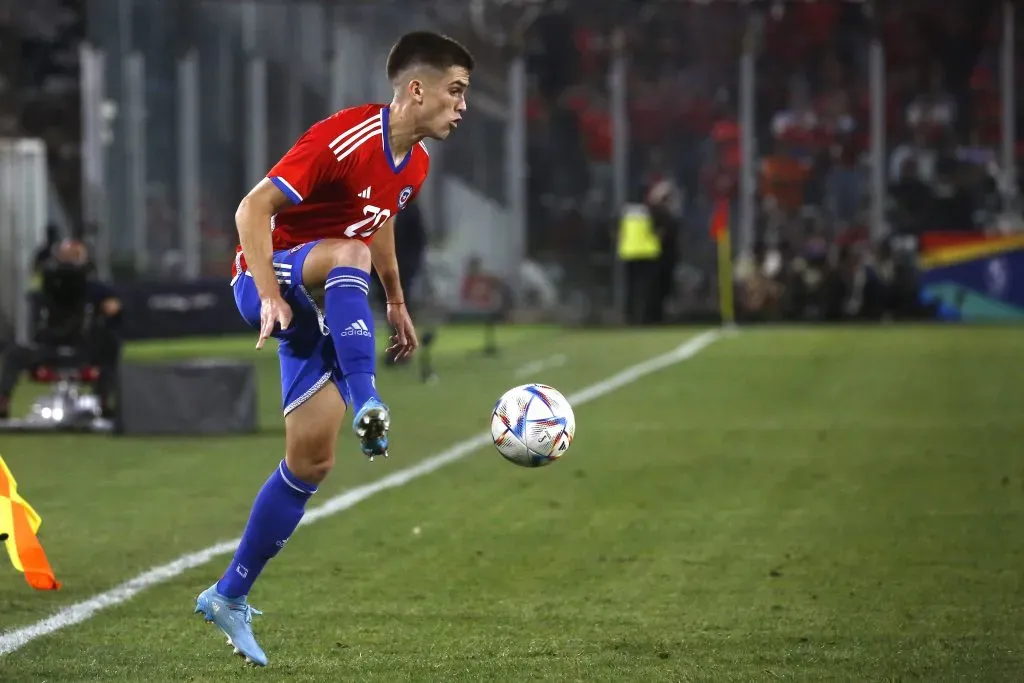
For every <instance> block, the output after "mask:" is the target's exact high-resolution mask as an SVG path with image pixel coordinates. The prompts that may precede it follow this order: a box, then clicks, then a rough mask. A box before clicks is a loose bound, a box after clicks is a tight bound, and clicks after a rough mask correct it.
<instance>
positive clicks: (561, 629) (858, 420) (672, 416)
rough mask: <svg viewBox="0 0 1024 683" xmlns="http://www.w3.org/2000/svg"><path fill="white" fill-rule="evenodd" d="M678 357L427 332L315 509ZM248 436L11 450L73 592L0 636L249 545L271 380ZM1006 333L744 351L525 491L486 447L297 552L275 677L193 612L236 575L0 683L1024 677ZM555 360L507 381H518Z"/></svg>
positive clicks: (1010, 336) (268, 588) (39, 644)
mask: <svg viewBox="0 0 1024 683" xmlns="http://www.w3.org/2000/svg"><path fill="white" fill-rule="evenodd" d="M690 334H692V332H691V331H688V330H661V331H630V332H586V333H580V332H573V333H567V332H557V331H552V330H547V329H543V328H525V329H509V330H503V331H501V332H500V333H499V337H500V339H501V340H502V342H503V344H504V349H503V353H502V355H501V356H500V357H498V358H496V359H486V358H480V357H470V356H467V352H468V351H470V350H472V349H473V348H474V347H475V346H477V345H478V344H479V342H480V333H479V332H477V331H474V330H453V331H448V330H446V331H444V332H443V333H442V336H441V338H440V339H441V341H440V348H439V350H438V360H437V365H438V370H439V372H440V374H441V382H440V383H439V384H437V385H433V386H425V385H422V384H420V383H418V382H417V381H416V378H415V373H414V372H412V371H411V370H409V369H399V370H395V371H393V372H392V371H386V370H382V371H381V379H380V385H381V387H382V389H383V390H384V392H385V394H384V395H385V398H386V399H387V400H388V401H389V402H390V403H391V405H392V408H393V412H394V428H393V447H392V454H393V457H392V458H391V459H390V460H388V461H383V462H375V463H373V464H369V463H367V462H366V461H365V458H363V457H362V456H361V455H360V454H359V452H358V448H357V446H356V444H355V441H354V439H352V438H349V437H346V438H344V439H343V440H342V444H341V446H340V447H339V463H338V467H337V469H336V470H335V472H334V473H333V474H332V476H331V478H330V479H329V480H328V482H327V483H326V484H325V485H324V486H323V487H322V488H321V493H318V494H317V497H316V498H315V499H314V501H313V503H312V505H315V504H316V502H317V500H318V499H321V500H322V499H325V498H327V497H329V496H331V495H334V494H336V493H338V492H340V491H342V490H345V489H347V488H350V487H352V486H354V485H358V484H361V483H365V482H369V481H373V480H375V479H378V478H380V477H382V476H385V475H386V474H388V473H390V472H393V471H395V470H397V469H399V468H401V467H404V466H406V465H408V464H412V463H414V462H416V461H417V460H419V459H421V458H424V457H427V456H430V455H433V454H435V453H437V452H439V451H442V450H444V449H446V448H447V447H449V446H451V445H452V444H453V443H456V442H458V441H461V440H464V439H466V438H469V437H472V436H475V435H476V434H478V433H480V432H482V431H484V430H486V428H487V424H488V415H489V410H490V408H491V406H492V405H493V404H494V401H495V400H496V398H497V397H498V396H499V395H500V394H501V392H502V391H504V390H505V389H506V388H508V387H509V386H512V385H513V384H517V383H521V382H523V381H526V380H535V381H543V382H546V383H548V384H551V385H553V386H555V387H558V388H559V389H561V390H563V391H565V392H566V393H571V392H572V391H574V390H577V389H580V388H582V387H585V386H587V385H589V384H592V383H593V382H595V381H599V380H601V379H604V378H606V377H608V376H609V375H612V374H614V373H616V372H617V371H619V370H621V369H622V368H624V367H626V366H629V365H631V364H633V363H637V362H640V361H643V360H645V359H647V358H649V357H651V356H654V355H657V354H660V353H663V352H665V351H667V350H669V349H671V348H674V347H675V346H677V345H678V344H679V343H680V342H681V341H684V340H685V338H686V337H687V336H688V335H690ZM254 341H255V340H254V339H249V338H245V339H241V340H224V341H218V342H194V343H193V342H189V343H185V344H174V345H167V344H146V345H140V346H137V347H134V348H133V349H132V350H131V355H132V356H135V357H143V356H144V357H148V358H154V359H155V358H161V357H167V356H173V355H195V354H200V355H226V354H230V355H232V356H237V357H242V358H249V359H252V360H253V361H254V362H255V363H256V364H257V366H258V368H259V371H260V373H261V389H262V394H261V397H262V398H261V415H262V420H263V424H264V427H265V429H264V431H263V432H261V433H260V434H259V435H255V436H248V437H240V438H215V439H199V438H180V439H164V438H161V439H131V438H116V437H103V436H96V437H82V436H66V437H65V436H61V437H55V436H40V435H25V436H11V435H0V453H3V455H4V457H5V459H6V460H7V462H8V464H9V465H10V467H11V469H12V471H13V472H14V474H15V476H16V477H17V479H18V482H19V485H20V489H21V491H22V493H23V495H24V496H25V497H26V498H27V499H28V500H29V501H30V502H31V503H32V504H33V505H34V506H35V507H36V508H37V510H38V511H39V512H40V514H41V515H42V517H43V527H42V540H43V543H44V545H45V547H46V550H47V553H48V554H49V557H50V560H51V562H52V564H53V565H54V569H55V571H56V572H57V574H58V578H59V579H60V580H62V581H63V582H64V589H62V590H61V591H59V592H56V593H46V594H43V593H35V592H33V591H32V590H31V589H30V588H29V587H28V586H27V584H25V583H24V581H23V579H22V578H21V577H20V575H18V574H17V573H16V572H14V571H13V569H10V568H8V571H6V572H5V573H3V574H0V631H9V630H10V629H12V628H17V627H20V626H25V625H29V624H32V623H35V622H37V621H38V620H40V619H42V618H45V617H46V616H48V615H50V614H52V613H53V612H54V611H56V610H58V609H59V608H61V607H62V606H65V605H68V604H71V603H74V602H77V601H80V600H84V599H87V598H89V597H91V596H93V595H95V594H97V593H100V592H102V591H105V590H107V589H109V588H111V587H112V586H114V585H117V584H118V583H121V582H122V581H125V580H127V579H130V578H132V577H134V576H136V575H138V574H140V573H141V572H143V571H145V570H147V569H149V568H150V567H152V566H154V565H158V564H162V563H164V562H168V561H170V560H173V559H175V558H176V557H179V556H181V555H183V554H186V553H190V552H193V551H195V550H199V549H202V548H204V547H207V546H209V545H211V544H213V543H216V542H218V541H222V540H224V539H229V538H233V537H236V536H238V535H239V534H240V533H241V530H242V527H243V525H244V523H245V519H246V516H247V514H248V510H249V506H250V505H251V502H252V498H253V496H254V494H255V492H256V490H257V489H258V487H259V486H260V485H261V484H262V482H263V480H264V479H265V478H266V476H267V474H268V473H269V472H270V470H271V469H272V468H273V467H274V465H275V464H276V463H277V461H278V460H279V459H280V457H281V452H282V430H281V429H282V424H281V419H280V417H279V415H280V411H279V408H280V406H279V391H280V390H279V387H278V384H277V367H276V362H275V361H276V358H275V356H274V355H273V352H272V351H271V352H268V351H264V352H263V353H256V352H254V351H252V350H251V348H252V344H253V342H254ZM1022 349H1024V330H1018V329H1011V328H966V327H957V328H895V327H894V328H874V329H844V330H835V329H791V330H767V329H765V330H752V331H748V332H744V333H742V334H740V335H738V336H736V337H734V338H725V339H722V340H721V341H719V342H717V343H716V344H714V345H712V346H711V347H709V348H707V349H706V350H704V351H702V352H701V353H700V354H698V355H697V356H695V357H694V358H693V359H691V360H688V361H686V362H684V363H681V364H679V365H677V366H674V367H671V368H668V369H666V370H663V371H661V372H659V373H657V374H656V375H652V376H648V377H646V378H644V379H642V380H640V381H639V382H637V383H635V384H632V385H630V386H627V387H624V388H622V389H621V390H619V391H617V392H615V393H614V394H611V395H608V396H605V397H603V398H600V399H597V400H595V401H593V402H592V403H588V404H586V405H584V406H581V407H580V408H579V409H578V410H577V422H578V430H577V437H576V441H575V443H574V444H573V447H572V449H571V450H570V451H569V452H568V454H567V455H566V456H565V458H564V459H563V460H562V461H561V462H558V463H556V464H554V465H552V466H551V467H548V468H542V469H539V470H526V469H520V468H516V467H514V466H513V465H511V464H509V463H506V462H504V461H503V460H502V459H501V458H500V457H499V456H498V455H497V453H496V452H494V451H493V450H492V449H490V448H484V449H481V450H480V451H479V452H476V453H474V454H473V455H470V456H469V457H467V458H466V459H464V460H461V461H459V462H456V463H454V464H452V465H450V466H448V467H445V468H443V469H441V470H439V471H437V472H434V473H432V474H429V475H427V476H424V477H422V478H419V479H416V480H415V481H412V482H410V483H409V484H408V485H406V486H404V487H401V488H397V489H394V490H390V491H386V492H383V493H381V494H379V495H376V496H373V497H371V498H370V499H368V500H366V501H364V502H362V503H360V504H359V505H357V506H356V507H355V508H353V509H351V510H348V511H345V512H342V513H341V514H338V515H336V516H333V517H330V518H328V519H324V520H322V521H320V522H318V523H317V524H315V525H311V526H308V527H303V528H301V529H300V530H299V531H298V532H297V534H296V535H295V536H294V537H293V539H292V540H291V541H290V542H289V544H288V547H287V549H286V550H285V551H284V552H282V554H281V555H280V556H279V557H278V558H277V559H275V560H274V561H273V562H271V564H270V565H269V566H268V568H267V570H266V572H265V573H264V575H263V577H262V578H261V580H260V581H259V583H257V586H256V588H255V590H254V592H253V595H252V596H251V600H252V602H253V604H254V605H255V606H256V607H258V608H260V609H261V610H263V611H264V612H265V615H264V616H262V617H257V618H256V620H255V622H254V626H255V630H256V634H257V637H258V638H259V639H260V642H261V644H262V645H263V646H264V648H265V649H266V650H267V653H268V654H269V656H270V659H271V665H270V667H269V668H267V669H266V670H259V671H254V670H251V669H247V668H245V667H244V666H243V665H242V664H241V660H239V659H237V658H234V657H231V656H230V650H229V649H228V648H227V646H226V645H225V644H224V641H223V639H222V638H221V637H219V635H216V634H215V633H214V632H213V630H212V627H208V626H205V625H204V624H203V623H202V620H201V618H199V617H198V616H195V615H193V614H192V607H193V600H194V597H195V595H196V593H198V592H199V591H200V590H202V589H203V588H205V587H206V586H208V585H209V584H210V583H211V582H212V581H213V580H215V579H216V577H217V576H218V575H219V573H220V571H221V570H222V569H223V567H224V565H225V564H226V562H227V560H228V558H227V557H226V556H224V557H220V558H218V559H217V560H214V561H213V562H211V563H209V564H207V565H205V566H203V567H201V568H198V569H194V570H190V571H188V572H186V573H184V574H182V575H180V576H176V577H174V578H172V579H171V580H169V581H167V582H166V583H162V584H160V585H158V586H155V587H152V588H150V589H148V590H146V591H144V592H143V593H141V594H139V595H138V596H136V597H135V598H134V599H133V600H131V601H129V602H127V603H126V604H123V605H120V606H118V607H115V608H112V609H109V610H106V611H103V612H100V613H98V614H97V615H95V616H94V617H93V618H91V619H88V620H87V621H85V622H84V623H82V624H79V625H76V626H72V627H70V628H67V629H64V630H61V631H58V632H56V633H54V634H52V635H49V636H46V637H43V638H40V639H38V640H35V641H34V642H32V643H30V644H29V645H27V646H26V647H24V648H22V649H20V650H18V651H16V652H13V653H11V654H8V655H6V656H3V657H0V681H3V682H4V683H8V682H11V683H13V682H15V681H17V682H21V681H147V682H155V681H217V682H224V681H234V680H251V679H252V678H254V677H259V678H260V679H262V680H281V681H284V680H287V681H339V680H345V681H381V682H388V683H391V682H397V681H466V682H470V681H473V682H477V681H533V680H551V681H556V680H557V681H588V682H589V681H626V682H640V681H690V680H702V681H703V680H709V681H755V680H776V679H782V680H806V681H837V680H850V681H885V680H892V681H895V680H922V681H1011V680H1021V675H1022V674H1021V672H1022V671H1024V608H1022V604H1024V584H1022V579H1021V576H1022V571H1024V570H1022V567H1024V533H1022V531H1021V530H1022V529H1024V446H1022V444H1024V416H1022V412H1021V406H1022V405H1024V363H1022V362H1021V358H1022V353H1021V350H1022ZM557 354H563V355H564V356H565V357H566V358H565V359H564V362H562V363H560V364H558V365H557V367H551V368H550V369H548V370H544V371H541V372H539V373H538V374H537V376H535V377H527V378H523V377H520V376H518V374H519V372H520V370H521V368H522V367H523V366H524V365H526V364H527V363H530V362H533V361H536V360H538V359H544V358H549V357H552V356H555V355H557Z"/></svg>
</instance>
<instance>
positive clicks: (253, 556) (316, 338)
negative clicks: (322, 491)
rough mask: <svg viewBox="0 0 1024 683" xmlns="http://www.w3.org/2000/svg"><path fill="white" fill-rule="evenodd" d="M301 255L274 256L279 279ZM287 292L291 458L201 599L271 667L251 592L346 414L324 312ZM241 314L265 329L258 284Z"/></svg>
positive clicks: (297, 517) (240, 643) (240, 645)
mask: <svg viewBox="0 0 1024 683" xmlns="http://www.w3.org/2000/svg"><path fill="white" fill-rule="evenodd" d="M295 255H296V254H295V252H292V253H287V252H284V253H279V254H275V267H276V269H277V270H278V271H279V273H283V272H285V271H287V270H288V266H293V265H294V264H292V263H291V262H290V259H291V258H294V257H295ZM279 280H281V281H282V294H283V295H284V296H285V298H286V300H287V301H288V303H289V304H290V305H291V307H292V313H293V317H292V324H291V326H290V327H289V328H288V329H287V330H285V331H283V332H282V331H278V332H276V333H275V335H274V336H275V337H277V338H278V339H279V340H280V345H279V348H278V355H279V357H280V361H281V382H282V406H283V409H284V413H285V434H286V446H285V458H284V459H283V460H282V461H281V462H279V463H278V464H277V466H275V467H274V469H273V470H272V471H271V473H270V476H269V477H268V478H267V480H266V481H265V482H264V484H263V486H262V488H261V489H260V491H259V493H258V494H257V496H256V500H255V501H254V503H253V507H252V510H251V512H250V515H249V520H248V522H247V524H246V527H245V531H244V533H243V535H242V539H241V541H240V543H239V546H238V548H237V549H236V551H235V554H234V557H233V558H232V560H231V562H230V564H229V565H228V567H227V569H226V571H225V572H224V574H223V575H222V576H221V578H220V579H219V580H218V581H217V583H215V584H214V585H212V586H210V587H209V588H208V589H207V590H205V591H204V592H203V593H201V594H200V595H199V597H198V598H197V600H196V607H195V611H196V612H197V613H202V614H203V615H204V617H205V618H206V620H207V621H209V622H212V623H214V624H216V625H217V626H218V627H219V628H220V629H221V631H223V632H224V633H225V634H226V635H227V637H228V643H229V644H231V645H232V646H233V647H234V648H235V652H236V653H238V654H241V655H244V656H245V657H246V658H247V659H249V660H250V661H252V662H254V663H257V664H260V665H264V666H265V665H266V664H267V662H268V660H267V656H266V654H265V653H264V652H263V650H262V648H260V646H259V645H258V644H257V642H256V639H255V637H254V635H253V632H252V626H251V622H252V616H253V615H254V614H258V613H259V612H257V611H255V610H253V608H252V607H251V606H250V605H249V603H248V594H249V592H250V591H251V589H252V586H253V584H254V582H255V581H256V579H257V578H258V577H259V576H260V573H261V572H262V571H263V569H264V567H265V566H266V564H267V563H268V562H269V561H270V559H271V558H273V557H274V556H276V555H277V553H278V552H279V551H280V550H281V548H282V547H284V545H285V543H286V542H287V540H288V539H289V538H290V537H291V535H292V533H293V532H294V531H295V529H296V528H297V526H298V524H299V522H300V521H301V519H302V516H303V514H304V512H305V507H306V503H307V502H308V501H309V499H310V497H311V496H312V495H313V494H314V493H315V492H316V490H317V486H318V485H319V483H320V482H321V481H322V480H323V479H324V477H326V476H327V473H328V472H329V471H330V468H331V466H332V465H333V462H334V444H335V440H336V438H337V434H338V429H339V427H340V425H341V422H342V420H343V419H344V416H345V403H344V401H343V400H342V398H341V395H340V393H339V390H338V388H337V385H336V384H335V382H334V381H333V380H335V372H334V368H335V364H336V361H335V358H334V352H333V347H332V345H331V342H330V338H329V337H327V336H325V335H324V334H323V325H322V320H321V316H320V314H319V309H318V308H317V307H316V306H315V305H314V304H313V302H312V300H311V299H310V298H309V297H308V295H307V294H306V293H305V292H304V291H303V290H302V289H301V288H300V286H298V285H293V284H292V283H291V280H292V278H291V277H290V276H288V275H287V274H285V275H279ZM234 289H235V300H236V302H237V304H238V308H239V311H240V312H241V314H242V316H243V318H245V319H246V320H247V321H248V322H249V323H250V325H253V326H254V327H255V326H257V325H258V324H259V296H258V295H257V293H256V291H255V286H254V284H253V282H252V280H251V278H247V277H245V276H242V278H240V279H239V280H236V282H235V284H234Z"/></svg>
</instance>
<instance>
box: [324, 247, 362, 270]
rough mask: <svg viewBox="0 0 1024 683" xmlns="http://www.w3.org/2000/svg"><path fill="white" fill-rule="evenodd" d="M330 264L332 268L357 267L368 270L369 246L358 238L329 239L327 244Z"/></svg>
mask: <svg viewBox="0 0 1024 683" xmlns="http://www.w3.org/2000/svg"><path fill="white" fill-rule="evenodd" d="M327 248H328V249H329V254H330V262H331V266H332V267H334V268H339V267H340V268H359V269H360V270H365V271H367V272H369V270H370V248H369V247H368V246H366V244H364V243H363V242H360V241H359V240H329V244H328V246H327Z"/></svg>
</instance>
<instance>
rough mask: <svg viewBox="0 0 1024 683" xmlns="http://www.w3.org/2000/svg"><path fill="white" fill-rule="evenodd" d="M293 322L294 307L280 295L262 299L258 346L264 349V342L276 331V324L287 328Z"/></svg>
mask: <svg viewBox="0 0 1024 683" xmlns="http://www.w3.org/2000/svg"><path fill="white" fill-rule="evenodd" d="M291 322H292V308H291V306H289V305H288V302H287V301H285V300H284V299H283V298H281V297H280V296H268V297H267V298H265V299H261V300H260V338H259V339H258V340H257V341H256V348H257V349H262V348H263V342H265V341H266V340H267V339H269V338H270V335H272V334H273V333H274V326H275V325H279V326H280V327H281V329H282V330H287V329H288V326H289V325H290V324H291Z"/></svg>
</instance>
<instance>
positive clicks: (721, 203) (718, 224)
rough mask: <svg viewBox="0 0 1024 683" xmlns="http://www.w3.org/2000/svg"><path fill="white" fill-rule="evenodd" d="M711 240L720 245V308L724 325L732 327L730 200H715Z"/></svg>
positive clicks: (734, 316) (734, 315)
mask: <svg viewBox="0 0 1024 683" xmlns="http://www.w3.org/2000/svg"><path fill="white" fill-rule="evenodd" d="M710 232H711V238H712V239H713V240H715V242H716V243H717V245H718V306H719V310H720V313H721V316H722V324H723V325H731V324H732V323H733V322H735V320H736V312H735V308H734V305H733V293H732V240H731V239H730V234H729V233H730V230H729V200H728V199H725V198H719V199H716V200H715V210H714V213H712V214H711V226H710Z"/></svg>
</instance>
